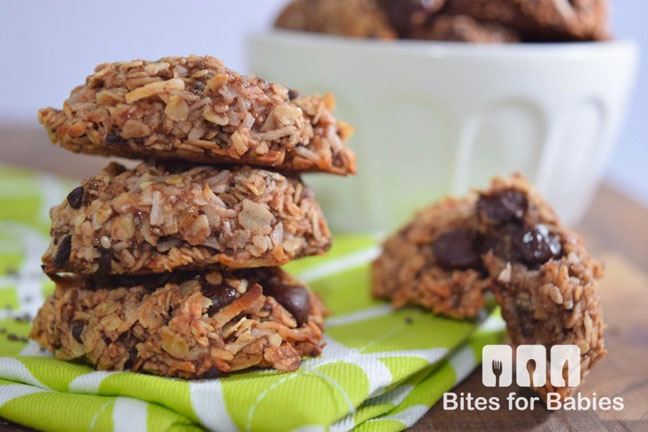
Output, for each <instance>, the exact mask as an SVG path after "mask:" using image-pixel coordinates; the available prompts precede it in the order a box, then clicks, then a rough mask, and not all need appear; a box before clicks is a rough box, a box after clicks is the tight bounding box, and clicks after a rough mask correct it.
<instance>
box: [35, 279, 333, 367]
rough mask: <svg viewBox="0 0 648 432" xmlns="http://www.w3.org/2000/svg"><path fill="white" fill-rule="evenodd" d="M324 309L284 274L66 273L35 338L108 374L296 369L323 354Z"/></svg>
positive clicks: (40, 316)
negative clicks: (123, 274)
mask: <svg viewBox="0 0 648 432" xmlns="http://www.w3.org/2000/svg"><path fill="white" fill-rule="evenodd" d="M322 322H323V310H322V305H321V303H320V301H319V300H318V299H317V297H316V296H315V295H314V294H312V293H311V291H310V290H309V289H308V288H307V287H306V286H304V285H303V284H301V283H299V282H297V281H295V280H294V279H292V278H291V277H290V276H288V275H287V274H286V273H284V272H283V271H282V270H280V269H277V268H266V269H247V270H235V271H222V270H216V269H211V270H210V271H208V272H202V273H185V272H175V273H173V274H162V275H146V276H127V277H124V276H86V277H83V276H67V277H63V278H57V280H56V290H55V292H54V294H53V295H51V296H50V297H49V298H48V299H47V300H46V302H45V304H44V305H43V307H42V308H41V310H40V311H39V313H38V315H37V317H36V319H35V320H34V325H33V328H32V330H31V334H30V337H31V338H32V339H33V340H35V341H37V342H38V343H39V344H40V345H41V346H42V347H44V348H46V349H47V350H49V351H50V352H52V353H53V354H54V355H55V356H56V357H57V358H59V359H63V360H82V361H85V362H87V363H89V364H91V365H92V366H94V367H96V368H97V369H100V370H124V369H130V370H132V371H139V372H148V373H152V374H156V375H164V376H175V377H182V378H211V377H214V376H216V375H218V374H219V373H221V372H232V371H238V370H243V369H248V368H251V367H273V368H275V369H277V370H280V371H294V370H297V368H298V367H299V364H300V361H301V358H302V357H303V356H308V357H314V356H318V355H319V354H320V351H321V341H322Z"/></svg>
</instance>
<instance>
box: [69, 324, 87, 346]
mask: <svg viewBox="0 0 648 432" xmlns="http://www.w3.org/2000/svg"><path fill="white" fill-rule="evenodd" d="M85 325H86V322H85V321H83V320H74V321H72V322H71V323H70V331H71V332H72V337H73V338H74V339H76V340H77V342H79V343H80V344H82V343H83V340H81V332H82V331H83V328H84V327H85Z"/></svg>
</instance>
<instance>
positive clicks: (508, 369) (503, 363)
mask: <svg viewBox="0 0 648 432" xmlns="http://www.w3.org/2000/svg"><path fill="white" fill-rule="evenodd" d="M482 358H483V362H482V382H483V384H484V385H485V386H486V387H508V386H510V385H511V383H512V382H513V361H514V360H513V349H512V348H511V347H510V346H508V345H486V346H485V347H484V348H483V349H482ZM549 363H550V368H549V379H550V380H551V385H552V386H554V387H576V386H578V385H579V384H580V349H579V348H578V346H576V345H554V346H552V347H551V350H550V362H549ZM515 371H516V374H515V382H516V383H517V385H518V386H520V387H542V386H544V385H545V384H546V382H547V349H546V348H545V347H544V345H519V346H518V347H517V349H516V350H515ZM565 378H566V382H565Z"/></svg>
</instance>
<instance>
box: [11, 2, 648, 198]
mask: <svg viewBox="0 0 648 432" xmlns="http://www.w3.org/2000/svg"><path fill="white" fill-rule="evenodd" d="M285 3H286V2H285V1H284V0H243V1H225V0H219V1H211V2H205V1H200V0H184V1H182V2H178V1H168V0H157V1H151V0H146V1H132V0H113V1H111V2H96V3H94V6H93V7H89V4H91V3H89V2H87V1H70V0H59V1H56V2H51V1H46V0H23V1H3V2H1V3H0V40H2V45H1V46H0V50H1V53H0V54H1V55H2V57H1V58H2V59H3V61H2V64H3V67H2V68H0V95H1V97H0V140H1V146H0V160H2V161H6V162H14V161H23V160H25V157H26V155H27V157H28V158H29V159H30V161H31V163H30V165H32V166H36V167H43V168H45V167H52V166H54V169H53V171H55V172H66V171H68V170H72V171H73V172H77V171H78V170H79V169H81V170H83V172H87V173H92V172H93V171H96V169H98V168H99V167H101V166H103V165H104V161H102V160H93V159H91V158H85V159H79V161H80V162H79V163H80V164H81V165H82V166H80V167H79V166H76V167H69V166H56V160H57V158H58V155H57V153H61V154H62V153H63V151H61V150H57V149H55V148H54V147H53V146H48V145H46V136H45V133H44V132H43V131H41V129H40V127H39V126H38V124H37V121H36V111H37V109H38V108H39V107H44V106H48V105H53V106H57V107H58V106H60V105H61V104H62V101H63V100H64V99H65V98H66V97H67V96H68V94H69V92H70V90H71V89H72V88H73V87H74V86H76V85H78V84H81V83H82V82H83V81H84V79H85V77H86V75H88V74H89V73H90V72H91V71H92V69H93V68H94V66H95V65H97V64H98V63H101V62H106V61H117V60H129V59H133V58H146V59H157V58H159V57H162V56H166V55H176V54H177V55H186V54H189V53H195V54H210V55H214V56H217V57H220V58H221V59H223V60H224V61H225V63H226V64H227V65H229V66H230V67H232V68H233V69H235V70H239V71H242V72H247V71H248V70H249V67H248V65H247V64H246V57H245V52H244V46H245V45H244V42H245V37H246V35H247V34H249V33H251V32H259V31H261V30H263V29H266V28H268V27H270V25H271V23H272V21H273V19H274V17H275V16H276V14H277V12H278V9H279V8H280V7H281V6H282V5H283V4H285ZM647 14H648V2H646V1H643V0H613V1H612V23H611V24H612V25H611V27H612V29H613V31H614V34H615V35H616V37H617V38H621V39H627V38H631V39H635V40H637V41H638V43H639V44H640V45H641V47H642V51H643V52H646V51H648V27H646V23H645V17H646V16H647ZM647 115H648V63H647V62H646V59H645V58H643V59H641V62H640V66H639V75H638V80H637V84H636V87H635V92H634V94H633V95H632V98H631V105H630V111H629V113H628V117H627V120H626V123H625V126H624V127H623V131H622V134H621V137H620V143H619V145H618V146H617V147H616V149H615V151H614V154H613V156H612V159H611V161H610V163H609V165H608V167H607V171H606V174H605V179H606V181H607V182H608V184H611V185H613V186H614V187H615V188H618V189H621V190H623V192H624V193H625V194H627V195H630V196H632V197H633V198H634V199H635V200H637V201H639V202H641V203H643V204H644V205H648V181H647V180H648V175H647V174H646V167H647V166H648V145H647V144H646V143H647V142H648V121H646V116H647ZM33 142H36V143H39V145H37V146H34V147H29V146H28V145H27V144H28V143H33ZM41 143H42V145H40V144H41ZM352 145H353V144H352ZM81 161H83V162H81Z"/></svg>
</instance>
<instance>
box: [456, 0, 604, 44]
mask: <svg viewBox="0 0 648 432" xmlns="http://www.w3.org/2000/svg"><path fill="white" fill-rule="evenodd" d="M445 11H446V12H447V13H453V14H465V15H469V16H472V17H473V18H475V19H478V20H481V21H488V22H493V23H499V24H501V25H504V26H507V27H510V28H512V29H515V30H517V31H518V32H519V33H520V34H521V35H522V36H523V38H524V40H527V41H569V40H602V39H607V38H608V37H609V35H608V30H607V15H608V13H607V12H608V5H607V0H569V1H568V0H559V1H555V0H448V4H447V7H446V9H445Z"/></svg>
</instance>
